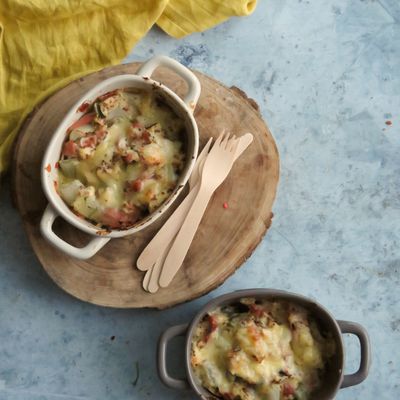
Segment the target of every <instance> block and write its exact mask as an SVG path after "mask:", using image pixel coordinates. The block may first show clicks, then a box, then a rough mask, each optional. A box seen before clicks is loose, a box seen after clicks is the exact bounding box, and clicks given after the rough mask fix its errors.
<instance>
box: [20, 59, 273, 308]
mask: <svg viewBox="0 0 400 400" xmlns="http://www.w3.org/2000/svg"><path fill="white" fill-rule="evenodd" d="M139 65H140V64H139V63H132V64H124V65H118V66H114V67H110V68H106V69H104V70H102V71H99V72H96V73H94V74H91V75H88V76H86V77H84V78H81V79H79V80H77V81H74V82H72V83H71V84H69V85H68V86H66V87H65V88H63V89H61V90H60V91H59V92H57V93H55V94H54V95H52V96H51V97H49V98H48V99H47V100H46V101H44V102H43V103H42V104H41V105H39V106H38V107H37V108H36V109H35V110H34V111H33V112H32V113H31V115H30V116H29V117H28V118H27V120H26V121H25V124H24V126H23V127H22V129H21V131H20V134H19V136H18V139H17V142H16V145H15V147H14V159H13V196H14V200H15V203H16V205H17V208H18V210H19V212H20V214H21V216H22V219H23V223H24V226H25V229H26V232H27V234H28V237H29V240H30V242H31V244H32V247H33V249H34V251H35V253H36V255H37V257H38V259H39V260H40V262H41V264H42V265H43V267H44V269H45V270H46V271H47V273H48V274H49V275H50V277H51V278H52V279H53V280H54V282H56V284H57V285H58V286H60V287H61V288H62V289H64V290H65V291H66V292H68V293H70V294H71V295H73V296H75V297H77V298H79V299H81V300H84V301H88V302H90V303H93V304H98V305H102V306H109V307H119V308H142V307H155V308H159V309H162V308H166V307H170V306H172V305H175V304H178V303H182V302H185V301H188V300H192V299H195V298H197V297H199V296H201V295H203V294H205V293H207V292H209V291H210V290H212V289H214V288H216V287H217V286H219V285H220V284H222V283H223V282H224V281H225V279H226V278H228V277H229V276H230V275H231V274H232V273H233V272H234V271H235V270H236V269H237V268H238V267H239V266H240V265H241V264H242V263H243V262H244V261H245V260H246V259H247V258H248V257H249V256H250V255H251V253H252V252H253V250H254V249H255V247H256V246H257V245H258V243H259V242H260V241H261V239H262V237H263V236H264V234H265V233H266V231H267V229H268V227H269V226H270V224H271V219H272V212H271V209H272V204H273V201H274V198H275V194H276V189H277V183H278V179H279V156H278V151H277V148H276V145H275V142H274V139H273V137H272V135H271V133H270V132H269V130H268V128H267V126H266V125H265V123H264V121H263V120H262V118H261V116H260V113H259V110H258V106H257V104H256V103H255V102H254V101H253V100H251V99H249V98H247V96H246V95H245V94H244V93H243V92H242V91H241V90H239V89H237V88H235V87H233V88H230V89H229V88H227V87H225V86H223V85H222V84H221V83H219V82H217V81H215V80H214V79H212V78H209V77H207V76H205V75H203V74H201V73H199V72H195V73H196V75H197V77H198V78H199V80H200V83H201V86H202V94H201V97H200V100H199V103H198V105H197V108H196V110H195V118H196V121H197V123H198V126H199V131H200V145H201V147H202V146H203V145H204V144H205V142H206V140H207V139H208V138H209V137H210V136H216V135H218V134H219V132H220V131H221V130H222V129H223V128H226V129H227V130H229V131H230V132H232V133H234V134H235V135H237V136H240V135H242V134H244V133H246V132H252V133H253V134H254V141H253V143H252V144H251V146H250V147H249V148H248V149H247V150H246V152H245V153H244V154H243V155H242V156H241V157H240V158H239V159H238V160H237V162H236V163H235V165H234V168H233V170H232V171H231V173H230V174H229V176H228V178H227V179H226V181H225V182H224V183H223V184H222V186H221V187H220V188H219V189H218V190H217V192H216V193H215V194H214V196H213V199H212V201H211V202H210V204H209V206H208V208H207V211H206V214H205V216H204V218H203V220H202V222H201V225H200V228H199V230H198V232H197V233H196V236H195V239H194V241H193V243H192V246H191V248H190V251H189V253H188V255H187V257H186V259H185V262H184V265H183V267H182V268H181V269H180V271H179V273H178V274H177V276H176V277H175V279H174V280H173V282H172V284H171V285H170V286H169V287H168V288H166V289H160V290H159V291H158V292H157V293H155V294H149V293H147V292H145V291H144V290H143V289H142V287H141V282H142V279H143V276H144V273H143V272H141V271H138V270H137V269H136V268H135V262H136V259H137V257H138V255H139V254H140V252H141V250H142V249H143V248H144V247H145V246H146V244H147V243H148V242H149V240H150V239H151V238H152V237H153V235H154V233H155V232H156V231H157V229H158V228H159V227H160V225H161V224H162V222H163V221H160V222H159V223H158V224H157V226H151V227H150V228H148V229H147V230H145V231H143V232H140V233H138V234H135V235H133V236H130V237H126V238H122V239H113V240H111V241H110V243H108V244H107V245H106V246H105V247H104V248H103V249H102V250H101V251H100V252H99V253H98V254H97V255H95V256H94V257H93V258H91V259H89V260H86V261H81V260H76V259H74V258H71V257H68V256H66V255H65V254H64V253H62V252H60V251H58V250H57V249H55V248H53V247H52V246H51V245H49V244H48V243H47V242H46V241H45V240H44V239H43V238H42V236H41V234H40V231H39V222H40V218H41V216H42V213H43V210H44V208H45V205H46V203H47V201H46V199H45V197H44V194H43V192H42V189H41V182H40V165H41V160H42V157H43V153H44V151H45V148H46V146H47V143H48V142H49V140H50V137H51V135H52V134H53V132H54V131H55V128H56V127H57V125H58V124H59V122H60V120H61V119H62V118H63V116H64V114H65V113H66V112H67V111H68V110H69V108H70V107H71V106H72V105H73V104H74V103H75V102H76V101H77V100H78V98H79V97H81V96H82V95H83V94H84V93H85V92H86V91H87V90H88V89H89V88H91V87H92V86H93V85H95V84H97V83H98V82H100V81H101V80H103V79H105V78H108V77H110V76H114V75H118V74H126V73H135V72H136V70H137V68H138V66H139ZM153 77H154V79H156V80H158V81H161V82H163V83H164V84H166V85H167V86H169V87H170V88H171V89H173V90H174V91H176V92H177V93H178V94H180V95H182V94H184V92H185V83H184V82H183V81H182V80H181V79H180V78H178V77H177V76H176V75H175V74H173V73H172V72H171V71H169V70H167V69H163V68H160V69H158V70H157V71H156V72H155V73H154V75H153ZM177 202H179V200H178V201H177ZM224 202H227V203H228V205H229V207H228V209H224V208H223V203H224ZM171 211H172V210H171ZM57 232H58V233H59V234H60V236H62V237H63V238H65V239H67V240H68V241H70V242H71V243H73V244H75V245H82V244H84V243H85V242H86V241H87V235H86V234H84V233H82V232H80V231H78V230H76V229H75V228H73V227H72V226H71V225H69V224H67V223H66V222H65V221H63V220H61V219H58V221H57Z"/></svg>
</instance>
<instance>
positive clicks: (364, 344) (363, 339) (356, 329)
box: [337, 321, 371, 389]
mask: <svg viewBox="0 0 400 400" xmlns="http://www.w3.org/2000/svg"><path fill="white" fill-rule="evenodd" d="M337 323H338V325H339V327H340V330H341V331H342V333H350V334H352V335H356V336H357V337H358V340H359V341H360V350H361V357H360V367H359V369H358V371H357V372H355V373H354V374H349V375H345V376H344V377H343V381H342V384H341V386H340V388H341V389H343V388H346V387H349V386H354V385H358V384H360V383H361V382H362V381H364V380H365V379H366V378H367V376H368V372H369V367H370V365H371V344H370V340H369V336H368V333H367V330H366V329H365V328H364V327H363V326H361V325H360V324H357V323H355V322H350V321H337Z"/></svg>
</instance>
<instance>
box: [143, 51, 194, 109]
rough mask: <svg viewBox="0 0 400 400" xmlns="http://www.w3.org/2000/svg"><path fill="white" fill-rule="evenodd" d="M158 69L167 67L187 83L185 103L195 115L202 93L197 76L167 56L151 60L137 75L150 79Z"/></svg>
mask: <svg viewBox="0 0 400 400" xmlns="http://www.w3.org/2000/svg"><path fill="white" fill-rule="evenodd" d="M158 67H167V68H169V69H171V70H172V71H174V72H175V73H176V74H178V75H179V76H180V77H182V78H183V79H184V80H185V81H186V83H187V85H188V92H187V94H186V96H185V97H184V98H183V101H184V102H185V103H186V105H187V106H188V108H189V110H190V112H192V113H193V111H194V109H195V108H196V104H197V101H198V100H199V97H200V92H201V86H200V82H199V80H198V79H197V77H196V75H195V74H194V73H193V72H192V71H191V70H190V69H189V68H186V67H185V66H184V65H182V64H181V63H179V62H178V61H176V60H174V59H172V58H170V57H167V56H156V57H153V58H151V59H150V60H149V61H147V62H145V63H144V64H143V65H142V66H141V67H140V68H139V70H138V72H137V75H141V76H143V77H148V78H150V77H151V74H152V73H153V72H154V70H155V69H156V68H158Z"/></svg>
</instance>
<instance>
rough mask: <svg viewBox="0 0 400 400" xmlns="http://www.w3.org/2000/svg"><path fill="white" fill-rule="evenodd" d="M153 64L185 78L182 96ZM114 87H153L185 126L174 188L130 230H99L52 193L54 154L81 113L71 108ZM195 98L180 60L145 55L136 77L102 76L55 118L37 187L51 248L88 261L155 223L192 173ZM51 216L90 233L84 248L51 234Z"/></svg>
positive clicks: (195, 88)
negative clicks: (183, 153) (155, 74)
mask: <svg viewBox="0 0 400 400" xmlns="http://www.w3.org/2000/svg"><path fill="white" fill-rule="evenodd" d="M159 66H162V67H167V68H169V69H171V70H172V71H173V72H175V73H176V74H178V75H179V76H181V77H182V78H183V79H184V80H185V81H186V83H187V85H188V92H187V94H186V95H185V97H184V98H183V99H181V98H180V97H179V96H178V95H177V94H176V93H174V92H173V91H172V90H171V89H169V88H167V87H166V86H164V85H163V84H162V83H160V82H157V81H154V80H153V79H151V75H152V73H153V71H154V70H155V69H156V68H157V67H159ZM120 88H138V89H144V90H156V91H157V93H159V95H160V96H161V97H162V98H163V100H164V101H165V102H166V103H167V104H168V105H169V106H170V107H171V108H172V109H173V110H174V111H175V112H176V114H177V115H178V116H179V117H180V118H182V119H183V120H184V122H185V128H186V129H185V131H186V163H185V167H184V170H183V172H182V174H181V176H180V178H179V180H178V184H177V186H176V188H175V190H174V191H173V193H172V194H171V196H170V197H169V198H168V199H167V200H166V201H165V202H164V203H163V204H162V205H161V206H160V208H158V209H157V210H156V211H155V212H153V213H152V214H150V215H149V216H147V217H146V218H145V219H143V220H141V221H139V222H138V223H137V224H136V225H135V226H133V227H132V228H130V229H127V230H117V229H114V230H109V231H106V230H101V229H99V228H98V227H96V226H95V225H93V224H92V223H90V222H88V221H86V220H85V219H83V218H80V217H78V216H77V215H75V214H74V213H73V212H72V211H71V210H70V208H69V207H68V206H67V205H66V204H65V203H64V201H63V200H62V199H61V197H60V195H59V194H58V192H57V183H56V182H57V168H56V164H57V162H58V160H59V158H60V154H61V148H62V145H63V143H64V140H65V135H66V130H67V128H68V127H69V126H71V124H72V123H74V122H75V121H76V120H78V119H79V118H80V117H81V116H82V115H83V114H84V112H79V111H77V110H78V108H79V106H80V105H81V104H82V103H84V102H89V103H92V102H93V101H94V100H95V99H96V98H97V97H99V96H101V95H102V94H105V93H107V92H109V91H111V90H115V89H120ZM199 96H200V82H199V80H198V79H197V78H196V76H195V75H194V74H193V73H192V72H191V71H190V70H189V69H187V68H186V67H184V66H183V65H182V64H180V63H178V62H177V61H175V60H173V59H171V58H168V57H165V56H157V57H154V58H152V59H150V60H149V61H147V62H146V63H145V64H143V65H142V66H141V67H140V68H139V70H138V71H137V74H136V75H118V76H114V77H112V78H109V79H106V80H104V81H103V82H101V83H99V84H98V85H96V86H95V87H93V88H92V89H91V90H89V91H88V92H87V93H85V95H84V96H82V97H81V98H80V99H79V100H78V101H77V103H76V104H74V105H73V106H72V107H71V109H70V111H69V112H68V113H67V115H66V116H65V118H64V119H63V120H62V121H61V123H60V125H59V126H58V128H57V130H56V131H55V132H54V135H53V137H52V139H51V141H50V143H49V144H48V146H47V149H46V152H45V155H44V158H43V162H42V171H41V172H42V174H41V177H42V187H43V190H44V193H45V195H46V197H47V199H48V201H49V204H48V205H47V207H46V210H45V212H44V214H43V216H42V220H41V224H40V229H41V232H42V235H43V236H44V238H45V239H47V240H48V241H49V242H50V243H51V244H52V245H53V246H55V247H57V248H58V249H60V250H61V251H63V252H64V253H67V254H68V255H70V256H73V257H76V258H79V259H88V258H90V257H92V256H93V255H94V254H96V253H97V252H98V251H99V250H100V249H101V248H102V247H103V246H104V245H105V244H106V243H107V242H108V241H109V240H110V239H112V238H120V237H123V236H128V235H132V234H134V233H136V232H138V231H140V230H142V229H144V228H146V227H147V226H149V225H150V224H152V223H153V222H154V221H156V220H157V219H158V218H159V217H160V216H161V215H162V214H163V213H164V212H165V211H166V210H167V209H168V207H169V206H170V205H171V204H172V202H173V201H174V200H175V199H176V198H177V196H178V195H179V193H180V192H181V190H182V189H183V187H184V185H185V184H186V182H187V180H188V179H189V176H190V174H191V172H192V169H193V166H194V163H195V159H196V156H197V152H198V146H199V133H198V128H197V124H196V121H195V119H194V117H193V111H194V109H195V107H196V103H197V100H198V99H199ZM57 217H62V218H63V219H65V220H66V221H67V222H69V223H70V224H72V225H73V226H75V227H76V228H78V229H80V230H81V231H84V232H86V233H89V234H90V235H92V238H91V240H90V242H89V243H88V244H87V245H86V246H84V247H82V248H78V247H75V246H73V245H71V244H70V243H67V242H65V241H64V240H63V239H61V238H60V237H59V236H57V235H56V234H55V233H54V231H53V223H54V220H55V219H56V218H57Z"/></svg>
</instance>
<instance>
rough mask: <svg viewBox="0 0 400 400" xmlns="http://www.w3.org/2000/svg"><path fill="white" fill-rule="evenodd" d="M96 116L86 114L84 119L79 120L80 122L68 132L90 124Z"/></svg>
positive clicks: (75, 123) (73, 125)
mask: <svg viewBox="0 0 400 400" xmlns="http://www.w3.org/2000/svg"><path fill="white" fill-rule="evenodd" d="M95 116H96V114H85V115H84V116H83V117H81V118H80V119H78V121H76V122H74V123H73V124H72V125H71V126H70V127H69V128H68V129H67V132H71V131H72V130H74V129H76V128H79V127H80V126H83V125H87V124H90V123H91V122H92V121H93V119H94V117H95Z"/></svg>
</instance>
